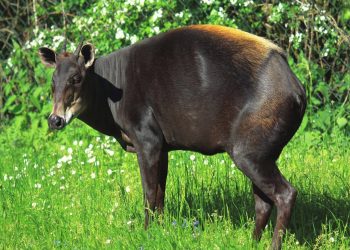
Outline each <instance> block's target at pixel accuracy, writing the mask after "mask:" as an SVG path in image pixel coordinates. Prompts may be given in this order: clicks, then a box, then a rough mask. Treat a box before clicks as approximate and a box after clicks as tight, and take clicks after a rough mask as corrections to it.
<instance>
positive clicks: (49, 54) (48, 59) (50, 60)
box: [39, 47, 56, 67]
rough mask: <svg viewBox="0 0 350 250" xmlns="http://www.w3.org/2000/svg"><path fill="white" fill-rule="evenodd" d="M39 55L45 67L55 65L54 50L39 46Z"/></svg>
mask: <svg viewBox="0 0 350 250" xmlns="http://www.w3.org/2000/svg"><path fill="white" fill-rule="evenodd" d="M39 56H40V59H41V62H42V63H43V64H44V65H46V66H47V67H55V66H56V52H55V51H53V50H52V49H49V48H46V47H41V48H40V49H39Z"/></svg>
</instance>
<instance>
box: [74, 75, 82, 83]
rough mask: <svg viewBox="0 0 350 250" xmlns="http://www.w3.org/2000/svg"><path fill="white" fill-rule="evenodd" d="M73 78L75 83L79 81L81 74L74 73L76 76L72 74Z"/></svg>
mask: <svg viewBox="0 0 350 250" xmlns="http://www.w3.org/2000/svg"><path fill="white" fill-rule="evenodd" d="M73 80H74V82H75V83H80V81H81V75H76V76H74V77H73Z"/></svg>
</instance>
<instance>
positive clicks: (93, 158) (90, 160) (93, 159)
mask: <svg viewBox="0 0 350 250" xmlns="http://www.w3.org/2000/svg"><path fill="white" fill-rule="evenodd" d="M95 161H96V157H95V156H94V157H92V158H90V159H88V161H87V162H88V163H94V162H95Z"/></svg>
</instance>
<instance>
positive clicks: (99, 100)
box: [40, 25, 306, 249]
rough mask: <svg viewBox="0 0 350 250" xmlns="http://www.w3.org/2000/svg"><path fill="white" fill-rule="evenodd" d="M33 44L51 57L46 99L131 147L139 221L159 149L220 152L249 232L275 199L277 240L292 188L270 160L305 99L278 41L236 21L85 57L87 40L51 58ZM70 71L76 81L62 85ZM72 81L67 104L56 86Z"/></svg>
mask: <svg viewBox="0 0 350 250" xmlns="http://www.w3.org/2000/svg"><path fill="white" fill-rule="evenodd" d="M79 52H80V56H78V53H79ZM40 53H41V56H42V59H43V62H44V63H45V64H47V65H51V66H52V65H55V66H56V71H55V74H54V77H55V78H54V80H55V82H56V83H55V86H56V89H57V90H56V91H55V93H54V95H55V97H56V99H55V106H57V107H60V106H59V104H58V103H56V102H60V101H59V100H66V102H65V104H64V105H63V106H62V107H64V108H62V109H61V110H67V112H68V111H69V112H71V111H70V110H73V111H77V110H78V111H79V112H76V113H74V114H73V115H74V116H77V117H78V118H79V119H80V120H82V121H84V122H85V123H87V124H89V125H90V126H92V127H93V128H95V129H97V130H98V131H100V132H102V133H105V134H108V135H111V136H114V137H115V138H116V139H117V140H118V141H119V142H120V144H121V145H122V147H123V148H124V149H125V150H127V151H132V152H136V153H137V157H138V162H139V166H140V172H141V177H142V186H143V191H144V197H145V207H146V209H145V217H146V219H145V227H147V226H148V223H149V213H148V211H149V209H151V210H155V209H156V208H157V209H158V211H159V212H161V211H162V210H163V207H164V196H165V186H166V177H167V171H168V152H169V151H171V150H177V149H181V150H192V151H197V152H201V153H203V154H209V155H211V154H216V153H220V152H227V153H228V154H229V155H230V156H231V157H232V159H233V161H234V162H235V163H236V165H237V166H238V167H239V169H240V170H241V171H242V172H243V173H244V174H245V175H246V176H247V177H248V178H249V179H250V180H251V181H252V184H253V193H254V198H255V210H256V226H255V229H254V237H255V238H256V239H259V238H260V237H261V234H262V230H263V229H264V228H265V226H266V223H267V221H268V218H269V216H270V213H271V209H272V206H273V205H275V206H276V207H277V221H276V226H275V232H274V236H273V243H272V246H273V248H275V249H278V248H280V247H281V236H282V234H283V232H284V231H285V228H286V227H287V225H288V222H289V218H290V214H291V210H292V207H293V205H294V202H295V198H296V190H295V189H294V188H293V187H292V186H291V185H290V184H289V183H288V182H287V181H286V180H285V178H284V177H283V176H282V174H281V173H280V171H279V170H278V168H277V166H276V160H277V158H278V156H279V155H280V153H281V151H282V149H283V147H284V146H285V145H286V144H287V143H288V141H289V140H290V139H291V138H292V136H293V135H294V133H295V132H296V130H297V128H298V127H299V125H300V122H301V120H302V117H303V115H304V111H305V106H306V98H305V91H304V89H303V87H302V86H301V84H300V83H299V81H298V79H297V78H296V76H295V75H294V74H293V73H292V71H291V70H290V68H289V66H288V63H287V61H286V55H285V54H284V52H283V51H282V50H281V49H280V48H279V47H278V46H276V45H274V44H273V43H271V42H270V41H268V40H266V39H263V38H260V37H257V36H254V35H251V34H248V33H246V32H243V31H240V30H236V29H232V28H227V27H221V26H212V25H198V26H189V27H185V28H180V29H176V30H172V31H169V32H167V33H164V34H160V35H158V36H156V37H153V38H150V39H146V40H144V41H141V42H139V43H136V44H135V45H132V46H130V47H127V48H124V49H121V50H119V51H116V52H114V53H112V54H109V55H107V56H103V57H100V58H98V59H96V60H95V61H94V64H92V61H93V59H94V58H93V56H94V53H93V47H92V46H91V45H85V46H83V47H81V46H79V48H78V50H77V53H74V55H73V54H72V55H68V57H64V59H62V58H61V57H59V58H58V60H56V61H55V59H54V58H53V55H54V52H52V51H51V50H49V49H47V48H42V49H41V50H40ZM76 74H80V75H81V78H82V81H81V82H77V83H73V85H69V84H67V81H70V80H69V79H71V78H72V76H73V75H76ZM71 86H72V87H71ZM74 86H79V88H77V89H78V90H79V91H75V92H74V98H73V99H72V100H73V101H72V102H71V103H69V102H68V104H67V97H66V96H67V94H66V92H67V91H69V89H72V88H73V87H74ZM67 89H68V90H67ZM75 100H79V102H78V101H75ZM75 103H79V108H77V107H76V106H75ZM61 105H62V104H61ZM72 107H73V108H72ZM67 112H66V113H64V114H63V115H61V116H60V115H59V114H56V113H53V114H52V115H51V116H50V119H49V123H50V126H51V127H53V128H57V129H61V128H62V127H64V125H65V124H66V123H67V121H66V122H65V120H64V119H65V118H64V117H66V116H67ZM63 116H64V117H63ZM67 117H71V116H67Z"/></svg>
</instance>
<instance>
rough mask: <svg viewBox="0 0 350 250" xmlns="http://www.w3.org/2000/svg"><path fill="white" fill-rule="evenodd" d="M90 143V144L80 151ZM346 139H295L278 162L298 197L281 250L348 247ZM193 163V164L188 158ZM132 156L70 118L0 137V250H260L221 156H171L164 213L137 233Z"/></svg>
mask: <svg viewBox="0 0 350 250" xmlns="http://www.w3.org/2000/svg"><path fill="white" fill-rule="evenodd" d="M89 145H91V146H89ZM349 151H350V141H349V138H347V137H344V136H340V135H337V136H328V137H325V138H324V139H323V141H322V142H321V143H319V144H318V145H314V146H310V143H306V142H305V138H304V137H303V136H301V135H299V136H297V137H296V138H295V139H293V141H292V142H291V143H290V144H289V145H288V146H287V147H286V148H285V150H284V151H283V154H282V155H281V157H280V159H279V166H280V169H281V171H282V173H283V174H284V175H285V176H286V178H287V179H288V180H290V182H291V183H292V184H293V185H294V186H295V187H296V189H297V190H298V191H299V194H298V198H297V203H296V206H295V209H294V213H293V216H292V219H291V223H290V228H289V231H288V233H287V235H286V237H285V238H284V249H349V248H350V239H349V236H350V229H349V222H350V154H349ZM193 156H194V157H193ZM142 204H143V202H142V190H141V180H140V174H139V169H138V165H137V161H136V157H135V155H134V154H130V153H125V152H123V151H122V150H121V148H120V146H119V145H118V143H116V142H115V141H114V140H113V139H112V138H109V137H105V136H102V135H99V134H97V133H96V132H94V131H93V130H91V129H89V128H87V127H86V126H85V125H83V124H82V123H81V122H79V121H75V122H74V123H73V124H72V125H71V126H70V127H67V128H66V129H65V130H64V131H62V132H59V133H47V131H46V130H45V129H30V130H24V131H19V129H18V128H17V127H15V126H12V127H11V126H10V127H5V128H3V129H2V130H1V131H0V249H61V248H62V249H91V248H110V249H177V248H178V249H251V248H255V249H266V248H268V247H269V245H270V242H271V237H272V232H273V225H274V222H275V218H274V216H275V213H274V214H273V215H272V218H273V219H272V220H271V222H270V223H269V225H268V227H267V229H266V230H265V232H264V235H263V238H262V240H261V242H260V243H255V242H254V241H253V240H252V238H251V232H252V230H253V226H254V209H253V208H254V203H253V198H252V194H251V184H250V182H249V181H248V180H247V178H246V177H245V176H244V175H243V174H242V173H241V172H240V171H239V170H238V169H237V168H236V167H235V166H234V165H233V164H232V162H231V160H230V158H229V157H228V156H227V155H226V154H220V155H216V156H213V157H205V156H202V155H200V154H195V153H192V152H182V151H178V152H172V153H170V156H169V176H168V183H167V194H166V209H165V214H164V216H161V217H160V218H158V219H157V222H154V223H152V225H151V227H150V229H149V230H148V231H144V230H143V207H142Z"/></svg>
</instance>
